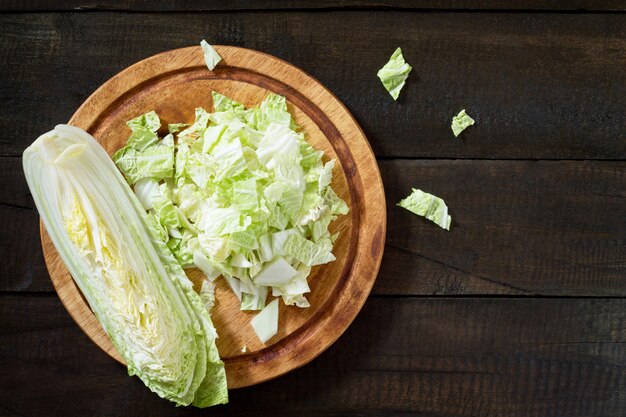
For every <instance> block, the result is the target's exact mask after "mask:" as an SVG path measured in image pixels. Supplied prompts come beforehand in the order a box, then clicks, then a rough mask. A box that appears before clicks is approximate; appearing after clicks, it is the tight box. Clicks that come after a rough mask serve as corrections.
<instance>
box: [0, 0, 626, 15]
mask: <svg viewBox="0 0 626 417" xmlns="http://www.w3.org/2000/svg"><path fill="white" fill-rule="evenodd" d="M276 9H284V10H291V9H296V10H298V9H312V10H320V9H322V10H338V9H365V10H368V11H369V10H388V9H407V10H425V9H426V10H457V9H471V10H542V11H546V10H552V11H619V10H626V6H625V5H624V3H623V2H621V1H618V0H602V1H591V0H575V1H560V0H549V1H540V0H523V1H519V0H518V1H515V0H495V1H487V0H443V1H441V0H440V1H435V0H403V1H400V0H339V1H337V0H335V1H328V0H320V1H314V2H312V1H306V0H278V1H277V0H274V1H268V0H265V1H255V2H249V1H244V0H217V1H215V0H214V1H211V2H207V1H202V0H191V1H183V0H169V1H164V0H158V1H150V2H146V1H140V0H107V1H98V2H94V1H84V0H83V1H78V0H61V1H50V0H5V1H3V2H2V3H0V11H66V10H67V11H69V10H71V11H94V10H122V11H159V12H167V11H236V10H276Z"/></svg>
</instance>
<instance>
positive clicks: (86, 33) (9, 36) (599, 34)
mask: <svg viewBox="0 0 626 417" xmlns="http://www.w3.org/2000/svg"><path fill="white" fill-rule="evenodd" d="M625 23H626V15H624V14H591V15H584V14H532V13H530V14H524V13H412V12H398V11H391V12H387V13H377V14H376V15H375V18H373V17H372V15H370V14H368V13H361V12H351V11H341V12H327V13H326V12H325V13H305V12H300V11H298V12H289V13H286V12H264V13H263V14H261V15H259V14H258V13H248V12H240V13H234V14H232V13H231V14H229V13H219V12H214V13H200V12H196V13H175V14H162V13H147V14H143V13H107V12H102V13H61V14H2V15H0V51H2V52H1V54H2V61H1V62H4V63H5V64H3V65H2V72H3V74H4V76H3V82H2V86H1V87H0V101H2V103H3V106H2V108H1V109H0V132H1V133H0V155H13V156H17V155H20V154H21V152H22V151H23V149H24V148H25V147H26V146H27V145H28V144H29V143H30V142H32V140H34V139H35V138H36V137H37V135H39V134H41V133H42V132H44V131H47V130H49V129H50V128H51V127H52V126H53V125H54V124H56V123H59V122H64V121H67V120H68V119H69V117H70V116H71V114H72V113H73V112H74V111H75V109H76V108H78V106H79V105H80V104H81V103H82V102H83V101H84V100H85V99H86V98H87V97H88V96H89V94H91V92H93V91H94V90H95V89H96V88H97V87H98V86H99V85H100V84H102V83H103V82H104V81H105V80H107V79H108V78H110V77H111V76H113V75H114V74H115V73H117V72H118V71H120V70H122V69H123V68H125V67H127V66H129V65H131V64H133V63H135V62H137V61H138V60H140V59H143V58H146V57H148V56H151V55H153V54H156V53H159V52H162V51H165V50H168V49H173V48H179V47H183V46H188V45H193V44H197V42H198V40H199V39H201V38H203V37H206V38H207V39H208V40H209V41H211V42H212V43H216V44H227V45H238V46H244V47H248V48H253V49H258V50H261V51H264V52H267V53H270V54H273V55H276V56H278V57H279V58H282V59H285V60H287V61H289V62H291V63H293V64H295V65H296V66H298V67H300V68H302V69H304V70H305V71H307V72H308V73H310V74H312V75H314V76H315V77H316V78H318V79H319V80H320V81H322V83H324V84H325V85H326V86H327V87H329V88H330V89H331V90H332V91H333V92H334V93H335V94H337V95H338V97H339V98H340V99H341V100H342V101H343V102H344V103H346V105H347V106H348V108H349V109H350V110H351V111H352V112H353V114H354V115H355V116H356V117H357V120H358V121H359V123H360V124H361V126H362V127H363V129H364V130H365V133H366V135H367V136H368V139H369V140H370V142H371V144H372V147H373V149H374V151H375V153H376V154H377V156H378V157H386V158H388V157H435V158H444V157H449V158H507V159H508V158H512V159H535V158H540V159H570V158H576V159H624V158H625V157H626V141H624V140H623V132H624V121H623V120H624V118H623V116H624V114H623V109H624V108H626V71H625V70H624V68H626V55H625V54H623V52H622V51H624V50H626V24H625ZM181 28H184V30H181ZM319 28H324V30H319ZM346 28H349V29H348V30H347V29H346ZM78 34H80V35H78ZM102 34H106V36H103V35H102ZM397 46H401V47H402V48H403V50H404V53H405V56H406V58H407V60H408V62H409V63H410V64H411V65H413V67H414V69H413V72H412V73H411V77H410V78H409V81H408V83H407V85H406V87H405V90H404V91H403V93H402V95H401V97H400V99H399V101H398V102H394V101H393V100H392V99H391V98H390V96H389V95H388V94H387V93H386V92H385V91H384V89H383V88H382V86H381V83H380V80H378V78H377V77H376V72H377V71H378V69H379V68H380V67H381V66H382V65H383V64H384V63H385V62H386V61H387V59H388V58H389V56H390V54H391V53H392V51H393V50H394V49H395V48H396V47H397ZM9 63H10V65H9ZM462 108H466V109H467V111H468V113H469V114H471V115H472V116H474V117H475V118H476V120H477V124H476V125H475V126H473V127H472V128H470V129H468V130H467V131H466V133H464V134H463V136H462V137H461V138H460V139H455V138H454V137H453V136H452V133H451V131H450V127H449V124H450V119H451V117H452V115H454V114H456V113H457V112H458V111H459V110H460V109H462ZM15 126H19V127H20V130H19V134H16V132H15Z"/></svg>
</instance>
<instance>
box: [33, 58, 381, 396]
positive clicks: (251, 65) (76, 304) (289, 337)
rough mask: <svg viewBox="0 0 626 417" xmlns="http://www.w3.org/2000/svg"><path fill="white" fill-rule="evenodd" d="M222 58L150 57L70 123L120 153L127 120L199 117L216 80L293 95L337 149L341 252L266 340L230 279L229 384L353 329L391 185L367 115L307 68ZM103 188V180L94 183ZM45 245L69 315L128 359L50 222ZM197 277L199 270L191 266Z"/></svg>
mask: <svg viewBox="0 0 626 417" xmlns="http://www.w3.org/2000/svg"><path fill="white" fill-rule="evenodd" d="M215 49H216V50H217V51H218V53H219V54H220V55H221V56H222V58H223V60H222V61H221V62H220V64H219V65H218V66H217V67H216V68H215V70H214V71H209V70H208V69H207V67H206V66H205V64H204V60H203V55H202V50H201V48H200V47H199V46H197V47H189V48H183V49H177V50H173V51H169V52H164V53H161V54H158V55H155V56H153V57H150V58H147V59H145V60H143V61H141V62H138V63H137V64H135V65H132V66H131V67H129V68H127V69H125V70H124V71H122V72H120V73H119V74H117V75H116V76H114V77H113V78H111V79H110V80H109V81H107V82H106V83H104V84H103V85H102V86H101V87H100V88H99V89H98V90H96V92H95V93H93V94H92V95H91V96H90V97H89V98H88V99H87V101H85V103H83V105H82V106H80V108H79V109H78V110H77V111H76V113H74V115H73V116H72V118H71V120H70V121H69V123H70V124H72V125H75V126H78V127H81V128H83V129H85V130H86V131H87V132H89V133H91V134H92V135H93V136H94V137H95V138H96V139H97V140H98V142H100V144H102V146H103V147H104V148H105V149H106V150H107V152H109V154H113V152H115V151H116V150H117V149H119V148H120V147H122V146H123V145H124V144H125V142H126V139H127V138H128V136H129V134H130V130H129V129H128V128H127V127H126V124H125V123H126V121H127V120H129V119H131V118H133V117H135V116H138V115H140V114H142V113H145V112H147V111H150V110H155V111H156V112H157V113H158V114H159V116H160V117H161V121H162V123H163V126H167V124H168V123H180V122H187V123H189V122H192V121H193V119H194V109H195V108H196V107H204V108H205V109H207V110H210V111H211V110H212V109H213V103H212V99H211V91H213V90H215V91H217V92H219V93H222V94H224V95H226V96H228V97H231V98H233V99H235V100H237V101H239V102H241V103H243V104H245V105H246V106H256V105H258V104H259V103H260V102H261V101H262V100H263V99H264V98H265V97H266V95H267V94H268V93H269V92H275V93H278V94H281V95H284V96H285V97H286V98H287V101H288V103H289V104H288V105H289V110H290V112H291V113H292V114H293V116H294V118H295V120H296V122H297V123H298V125H299V126H300V127H301V128H302V130H303V131H304V132H305V137H306V139H307V140H308V141H309V142H310V143H311V144H312V145H313V146H315V147H316V148H318V149H321V150H323V151H324V153H325V160H328V159H331V158H335V159H336V160H337V164H336V165H335V169H334V172H333V183H332V186H333V188H334V189H335V191H336V192H337V194H339V196H341V197H342V198H343V199H344V200H345V201H346V203H347V204H348V206H349V207H350V213H349V214H348V215H346V216H340V217H339V219H338V220H337V221H335V222H334V223H333V224H332V225H331V232H335V231H339V232H340V237H339V239H338V240H337V242H336V244H335V248H334V250H333V253H334V254H335V256H336V257H337V260H336V261H335V262H332V263H330V264H327V265H321V266H318V267H314V268H313V271H312V273H311V276H310V277H309V284H310V287H311V293H310V294H308V295H307V298H308V299H309V301H310V303H311V307H310V308H306V309H300V308H298V307H288V306H285V305H284V304H283V303H282V301H281V302H280V318H279V331H278V334H277V335H276V336H274V337H273V338H272V339H270V340H269V341H268V342H267V344H263V343H261V342H260V341H259V340H258V339H257V337H256V334H255V333H254V331H253V329H252V327H251V325H250V319H251V318H252V317H254V315H255V314H256V313H255V312H243V311H240V309H239V301H238V300H237V298H236V297H235V295H234V294H233V293H232V292H231V291H230V289H229V288H228V287H227V286H226V284H225V283H224V281H223V280H222V279H219V280H218V281H217V282H218V285H217V290H216V291H217V293H216V299H217V304H216V306H215V308H214V309H213V311H212V317H213V320H214V322H215V326H216V327H217V331H218V333H219V338H218V340H217V346H218V349H219V351H220V355H221V356H222V358H223V359H224V362H225V364H226V374H227V378H228V386H229V388H238V387H245V386H249V385H253V384H256V383H259V382H262V381H265V380H268V379H270V378H274V377H276V376H278V375H282V374H284V373H286V372H289V371H290V370H293V369H295V368H297V367H299V366H302V365H304V364H306V363H307V362H309V361H310V360H312V359H313V358H315V357H316V356H317V355H319V354H320V353H321V352H322V351H324V350H325V349H326V348H327V347H329V346H330V345H331V344H332V343H333V342H334V341H335V340H337V338H338V337H339V336H340V335H341V334H342V333H343V332H344V331H345V330H346V328H347V327H348V325H349V324H350V323H351V322H352V320H354V318H355V316H356V315H357V313H358V312H359V310H360V309H361V307H362V306H363V304H364V303H365V300H366V298H367V296H368V294H369V292H370V290H371V288H372V285H373V284H374V281H375V279H376V275H377V273H378V268H379V266H380V261H381V258H382V255H383V248H384V243H385V228H386V209H385V195H384V192H383V185H382V181H381V178H380V173H379V171H378V166H377V164H376V160H375V158H374V155H373V153H372V150H371V148H370V146H369V144H368V142H367V139H366V138H365V136H364V134H363V132H362V130H361V129H360V127H359V125H358V124H357V123H356V121H355V120H354V118H353V117H352V116H351V115H350V113H349V112H348V110H347V109H346V108H345V107H344V106H343V104H341V102H339V100H338V99H337V98H336V97H335V96H334V95H333V94H332V93H331V92H330V91H328V90H327V89H326V88H325V87H324V86H322V85H321V84H320V83H319V82H318V81H316V80H315V79H313V78H312V77H311V76H309V75H307V74H306V73H304V72H303V71H301V70H299V69H298V68H295V67H294V66H292V65H290V64H288V63H286V62H284V61H282V60H280V59H278V58H275V57H273V56H270V55H267V54H263V53H260V52H256V51H252V50H248V49H243V48H235V47H230V46H216V47H215ZM94 192H97V190H94ZM41 239H42V244H43V252H44V256H45V260H46V264H47V267H48V271H49V272H50V277H51V279H52V282H53V284H54V286H55V288H56V290H57V292H58V294H59V297H60V299H61V301H62V302H63V304H64V305H65V308H66V309H67V310H68V311H69V313H70V315H71V316H72V317H73V318H74V320H76V322H77V323H78V325H79V326H80V327H81V328H82V329H83V330H84V331H85V333H87V335H88V336H89V337H90V338H91V339H92V340H93V341H94V342H95V343H96V344H98V346H100V347H101V348H102V349H103V350H104V351H106V352H107V353H108V354H109V355H111V356H112V357H113V358H115V359H116V360H118V361H120V362H123V361H122V359H121V357H120V355H119V354H118V353H117V352H116V350H115V348H114V347H113V345H112V344H111V341H110V340H109V338H108V336H107V335H106V334H105V333H104V331H103V330H102V327H101V326H100V324H99V323H98V321H97V320H96V318H95V316H94V315H93V313H92V312H91V310H90V308H89V306H88V304H87V303H86V302H85V300H84V298H83V297H82V294H81V293H80V291H79V290H78V288H77V287H76V285H75V283H74V281H73V280H72V278H71V276H70V274H69V273H68V271H67V269H66V268H65V265H64V264H63V262H62V261H61V259H60V257H59V255H58V253H57V251H56V250H55V249H54V246H53V245H52V243H51V241H50V238H49V236H48V235H47V233H46V231H45V229H44V228H43V226H42V227H41ZM187 272H188V274H189V276H190V278H191V279H192V280H193V281H194V283H195V284H196V285H198V283H199V282H200V281H201V280H202V274H200V273H198V271H197V270H188V271H187Z"/></svg>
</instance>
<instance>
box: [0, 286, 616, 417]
mask: <svg viewBox="0 0 626 417" xmlns="http://www.w3.org/2000/svg"><path fill="white" fill-rule="evenodd" d="M0 329H2V330H1V331H0V372H2V376H3V377H2V378H1V379H0V404H1V407H2V415H4V416H23V415H46V416H51V417H52V416H68V415H89V416H104V415H106V416H117V415H150V416H153V417H160V416H170V417H171V416H190V415H197V413H198V410H197V409H185V408H180V407H179V408H176V407H174V406H173V405H172V404H170V403H168V402H166V401H165V400H161V399H159V398H157V397H156V396H155V395H154V394H152V393H150V392H149V390H148V389H147V388H145V387H144V386H143V384H142V383H141V382H140V381H139V380H138V379H137V378H130V377H128V375H126V371H125V369H124V368H122V367H121V366H120V365H118V364H117V363H116V362H114V361H113V360H112V359H110V358H108V357H107V356H106V355H105V354H104V353H103V352H101V351H100V350H98V349H97V348H96V347H95V345H93V344H91V343H90V342H89V341H88V340H87V338H86V337H85V336H84V335H83V334H82V333H81V332H80V330H79V329H78V328H77V327H76V326H75V324H74V323H73V322H72V321H71V319H70V318H69V316H68V315H67V314H66V312H65V311H64V310H63V307H62V306H61V304H60V303H59V301H58V300H57V299H56V298H55V297H48V296H44V297H23V296H1V297H0ZM625 363H626V300H624V299H462V298H456V299H450V298H443V299H433V298H430V299H380V298H378V299H377V298H373V299H370V300H369V301H368V302H367V303H366V305H365V307H364V309H363V310H362V312H361V314H360V315H359V316H358V317H357V319H356V321H355V322H354V323H353V325H352V326H351V327H350V328H349V329H348V332H347V333H346V334H345V335H344V336H342V337H341V338H340V339H339V341H338V342H336V343H335V344H334V345H333V346H332V347H331V348H330V349H329V350H328V351H327V352H326V353H324V354H323V355H322V356H320V357H319V358H317V359H316V360H315V361H313V362H312V363H311V364H309V365H306V366H305V367H303V368H301V369H299V370H296V371H294V372H292V373H290V374H287V375H286V376H284V377H281V378H278V379H276V380H273V381H269V382H266V383H264V384H261V385H258V386H256V387H251V388H244V389H239V390H234V391H231V396H230V404H228V405H227V406H223V407H216V408H213V409H211V410H210V413H211V415H215V416H221V415H224V416H232V415H237V416H258V415H278V416H287V415H292V413H297V414H298V415H301V416H319V415H323V416H367V415H385V416H400V415H403V416H404V415H408V414H410V415H429V416H431V415H437V416H476V415H481V416H502V415H532V416H535V417H542V416H554V415H564V416H583V415H585V416H586V415H589V416H591V415H593V416H600V415H601V416H607V417H611V416H622V415H623V410H624V409H625V408H626V369H625V367H624V364H625ZM77 399H80V400H79V401H77ZM364 410H369V411H364Z"/></svg>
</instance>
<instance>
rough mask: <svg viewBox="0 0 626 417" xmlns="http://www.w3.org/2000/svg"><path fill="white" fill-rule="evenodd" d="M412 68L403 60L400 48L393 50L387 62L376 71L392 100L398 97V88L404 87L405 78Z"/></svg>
mask: <svg viewBox="0 0 626 417" xmlns="http://www.w3.org/2000/svg"><path fill="white" fill-rule="evenodd" d="M412 69H413V68H412V67H411V66H410V65H409V64H408V63H406V62H405V61H404V56H402V49H400V48H398V49H396V50H395V52H394V53H393V55H391V58H389V62H387V63H386V64H385V66H384V67H382V68H381V69H380V71H378V78H380V81H382V83H383V86H384V87H385V89H387V91H388V92H389V94H391V97H393V99H394V100H397V99H398V96H399V95H400V90H402V87H404V84H405V83H406V79H407V78H408V77H409V73H410V72H411V70H412Z"/></svg>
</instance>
